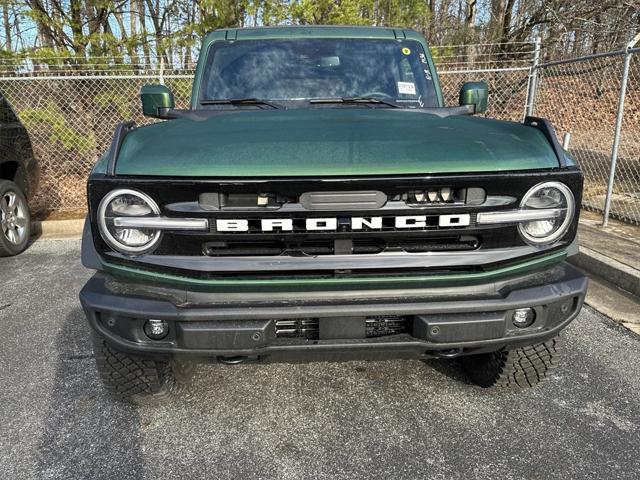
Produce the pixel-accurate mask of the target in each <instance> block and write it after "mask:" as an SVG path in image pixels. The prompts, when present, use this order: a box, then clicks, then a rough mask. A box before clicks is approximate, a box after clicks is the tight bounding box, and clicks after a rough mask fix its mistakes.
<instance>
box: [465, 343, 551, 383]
mask: <svg viewBox="0 0 640 480" xmlns="http://www.w3.org/2000/svg"><path fill="white" fill-rule="evenodd" d="M559 347H560V339H559V337H555V338H553V339H551V340H549V341H547V342H544V343H538V344H536V345H531V346H527V347H520V348H516V349H513V350H500V351H497V352H492V353H483V354H479V355H469V356H466V357H462V358H461V363H462V367H463V368H464V370H465V371H466V373H467V374H468V375H469V377H470V378H471V380H473V382H474V383H475V384H477V385H479V386H481V387H484V388H489V387H496V388H507V389H523V388H529V387H533V386H534V385H537V384H538V383H540V382H541V381H542V380H544V379H545V378H547V377H549V376H550V374H551V371H552V370H553V369H554V368H556V367H557V366H558V364H559V362H560V348H559Z"/></svg>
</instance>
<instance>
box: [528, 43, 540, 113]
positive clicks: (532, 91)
mask: <svg viewBox="0 0 640 480" xmlns="http://www.w3.org/2000/svg"><path fill="white" fill-rule="evenodd" d="M541 47H542V39H541V38H540V37H536V41H535V49H534V50H533V64H532V65H531V70H530V71H529V90H528V91H527V108H526V113H525V115H526V116H531V115H533V107H534V105H535V101H536V93H537V90H538V64H539V63H540V48H541Z"/></svg>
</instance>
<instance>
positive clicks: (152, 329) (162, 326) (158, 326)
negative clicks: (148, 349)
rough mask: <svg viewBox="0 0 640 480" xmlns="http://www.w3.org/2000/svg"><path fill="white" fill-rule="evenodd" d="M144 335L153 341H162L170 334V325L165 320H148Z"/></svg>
mask: <svg viewBox="0 0 640 480" xmlns="http://www.w3.org/2000/svg"><path fill="white" fill-rule="evenodd" d="M144 333H146V335H147V337H149V338H151V339H153V340H160V339H161V338H164V337H166V336H167V333H169V324H168V323H167V322H165V321H164V320H147V322H146V323H145V324H144Z"/></svg>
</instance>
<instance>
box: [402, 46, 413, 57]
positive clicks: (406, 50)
mask: <svg viewBox="0 0 640 480" xmlns="http://www.w3.org/2000/svg"><path fill="white" fill-rule="evenodd" d="M402 53H404V54H405V55H411V50H409V49H408V48H407V47H404V48H403V49H402Z"/></svg>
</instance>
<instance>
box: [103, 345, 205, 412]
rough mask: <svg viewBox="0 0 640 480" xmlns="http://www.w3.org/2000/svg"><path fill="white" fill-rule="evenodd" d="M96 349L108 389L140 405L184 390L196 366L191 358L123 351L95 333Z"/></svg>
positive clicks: (166, 397)
mask: <svg viewBox="0 0 640 480" xmlns="http://www.w3.org/2000/svg"><path fill="white" fill-rule="evenodd" d="M93 351H94V354H95V360H96V367H97V369H98V373H99V374H100V378H101V380H102V383H103V384H104V386H105V388H106V390H107V391H108V392H109V393H110V394H111V395H112V396H114V397H116V398H118V399H120V400H123V401H127V402H131V403H135V404H137V405H155V404H158V403H162V402H164V401H166V400H168V399H169V398H170V397H172V396H174V395H178V394H180V393H182V392H183V390H184V389H185V387H186V386H187V385H188V384H189V381H190V380H191V378H192V376H193V372H194V370H195V365H194V364H193V363H190V362H178V361H176V360H172V361H158V360H153V359H149V358H144V357H140V356H137V355H132V354H130V353H126V352H122V351H120V350H117V349H116V348H114V347H112V346H111V345H109V344H108V343H107V342H106V341H105V340H104V339H102V338H99V337H96V336H94V337H93Z"/></svg>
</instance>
